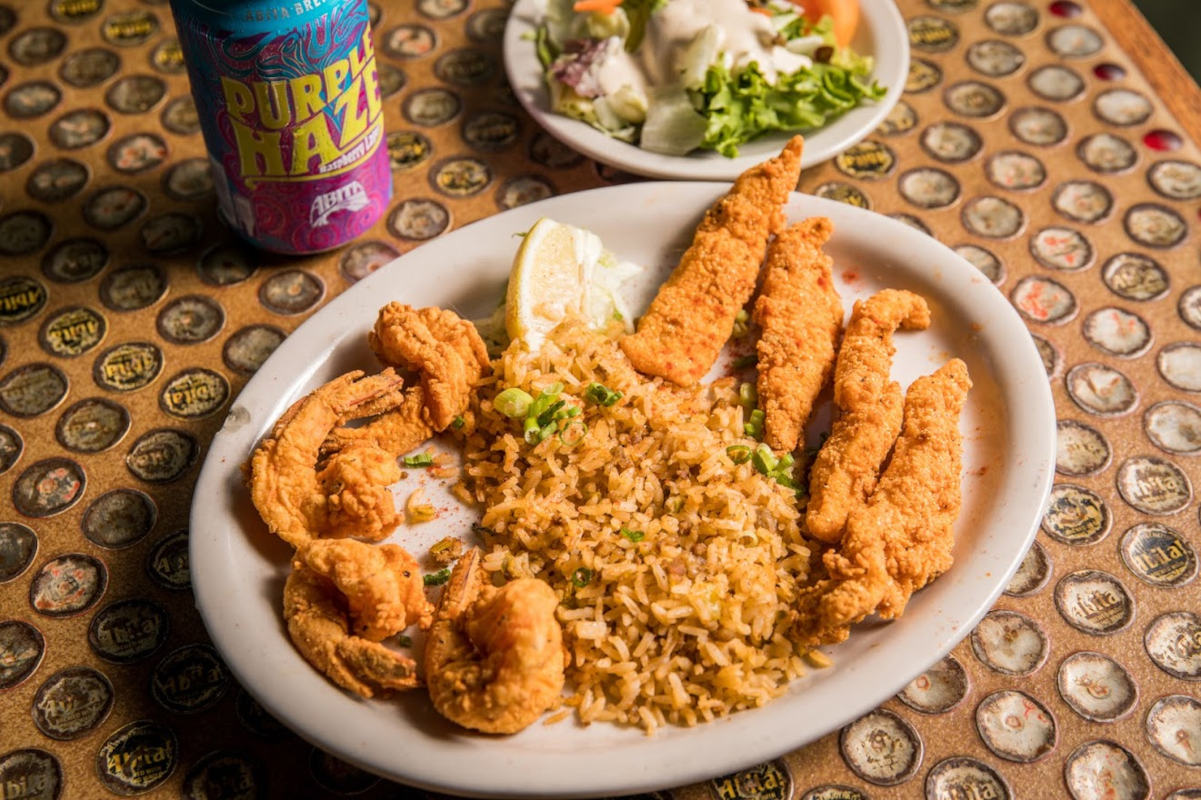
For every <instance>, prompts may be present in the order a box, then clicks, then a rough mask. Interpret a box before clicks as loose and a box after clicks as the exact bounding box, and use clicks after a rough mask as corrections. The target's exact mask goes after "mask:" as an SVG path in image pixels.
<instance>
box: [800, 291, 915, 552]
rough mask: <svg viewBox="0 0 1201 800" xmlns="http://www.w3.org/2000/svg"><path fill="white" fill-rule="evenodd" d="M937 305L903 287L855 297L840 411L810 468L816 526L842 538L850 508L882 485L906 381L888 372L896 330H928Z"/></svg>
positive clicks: (809, 516) (838, 367) (828, 538)
mask: <svg viewBox="0 0 1201 800" xmlns="http://www.w3.org/2000/svg"><path fill="white" fill-rule="evenodd" d="M929 325H930V308H929V307H928V306H927V305H926V301H925V300H924V299H922V297H921V296H920V295H916V294H914V293H913V292H906V291H901V290H897V289H885V290H883V291H881V292H877V293H876V294H875V295H873V296H871V297H870V298H868V299H867V301H865V302H856V303H855V309H854V311H853V312H852V313H851V321H850V322H849V323H848V324H847V327H846V331H845V332H844V333H843V337H842V345H841V346H840V347H839V349H838V361H837V362H836V364H835V366H834V407H835V408H836V409H837V411H838V417H837V419H835V421H834V426H833V428H832V429H831V431H830V438H829V439H827V440H826V443H825V444H824V445H822V448H821V450H820V451H818V454H817V458H816V459H815V460H814V462H813V468H812V470H811V471H810V473H809V497H810V500H809V506H808V509H807V511H806V514H805V522H806V525H807V527H808V529H809V534H810V535H811V536H814V537H815V538H817V539H820V540H821V541H823V542H828V543H830V544H835V543H837V542H838V540H839V538H840V537H841V536H842V531H843V527H844V526H845V525H846V520H847V515H848V514H850V513H851V511H853V510H854V509H855V508H856V507H858V506H861V505H863V503H864V501H865V500H867V498H868V495H870V494H871V492H872V489H873V488H875V485H876V479H877V477H878V475H879V472H880V465H881V464H883V463H884V459H885V457H886V456H887V455H888V451H889V450H890V449H892V443H893V442H894V441H895V440H896V438H897V433H898V432H899V431H900V429H901V387H900V386H898V385H897V384H896V383H895V382H893V381H890V380H889V379H888V372H889V369H890V367H891V365H892V356H893V353H895V352H896V348H894V347H893V345H892V333H893V331H894V330H896V329H897V328H898V327H899V328H902V329H904V330H923V329H925V328H927V327H929Z"/></svg>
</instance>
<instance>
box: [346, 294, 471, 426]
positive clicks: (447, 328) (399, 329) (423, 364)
mask: <svg viewBox="0 0 1201 800" xmlns="http://www.w3.org/2000/svg"><path fill="white" fill-rule="evenodd" d="M367 343H368V344H369V345H370V346H371V349H372V350H373V351H374V352H375V354H376V356H378V357H379V359H380V361H382V362H384V363H385V364H387V365H388V366H392V367H399V368H403V369H411V370H414V371H416V372H417V373H419V374H420V377H421V388H422V390H423V391H424V392H425V404H424V409H423V411H422V413H423V414H424V415H425V418H426V420H427V421H428V422H429V424H430V426H431V427H432V428H433V429H434V430H436V431H442V430H446V428H447V426H449V425H450V423H451V422H453V421H454V418H455V417H456V416H458V415H460V414H462V413H463V412H464V411H465V410H466V408H467V404H468V401H469V400H470V397H471V389H472V386H473V385H474V384H475V382H476V381H478V380H479V379H480V378H481V377H483V374H484V371H485V370H486V369H487V368H488V348H487V347H486V346H485V345H484V340H483V339H481V338H480V335H479V332H478V331H477V330H476V329H475V325H473V324H471V322H469V321H467V320H465V319H462V318H461V317H460V316H459V315H458V314H456V313H455V312H453V311H450V310H448V309H443V308H436V307H430V308H422V309H415V308H413V307H412V306H408V305H405V304H404V303H396V302H393V303H388V305H386V306H384V307H383V308H381V309H380V311H379V317H378V318H377V319H376V322H375V327H374V328H373V329H372V330H371V332H370V333H368V334H367Z"/></svg>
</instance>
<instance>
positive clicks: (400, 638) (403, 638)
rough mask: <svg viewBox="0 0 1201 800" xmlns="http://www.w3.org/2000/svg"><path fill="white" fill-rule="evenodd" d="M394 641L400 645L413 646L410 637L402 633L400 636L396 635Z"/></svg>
mask: <svg viewBox="0 0 1201 800" xmlns="http://www.w3.org/2000/svg"><path fill="white" fill-rule="evenodd" d="M396 643H397V644H398V645H400V646H401V647H412V646H413V640H412V639H411V638H409V637H408V636H405V635H404V634H403V633H402V634H401V635H400V636H397V637H396Z"/></svg>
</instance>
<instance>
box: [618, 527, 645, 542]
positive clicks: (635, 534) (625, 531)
mask: <svg viewBox="0 0 1201 800" xmlns="http://www.w3.org/2000/svg"><path fill="white" fill-rule="evenodd" d="M618 533H620V534H621V535H622V536H624V537H626V538H627V539H629V540H630V541H631V542H641V541H642V539H643V538H644V537H645V536H646V534H645V533H643V532H642V531H632V530H630V529H629V528H622V529H621V530H620V531H618Z"/></svg>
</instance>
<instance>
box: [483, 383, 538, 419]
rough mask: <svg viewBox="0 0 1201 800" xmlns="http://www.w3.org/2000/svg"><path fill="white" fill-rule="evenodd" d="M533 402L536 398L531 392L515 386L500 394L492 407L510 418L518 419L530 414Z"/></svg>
mask: <svg viewBox="0 0 1201 800" xmlns="http://www.w3.org/2000/svg"><path fill="white" fill-rule="evenodd" d="M533 403H534V398H532V397H530V393H529V392H527V391H525V390H524V389H518V388H516V387H513V388H510V389H505V390H504V391H503V392H501V393H500V394H498V395H497V396H496V399H495V400H493V401H492V407H493V408H495V409H496V410H497V411H499V412H500V413H502V414H504V415H505V416H506V417H508V418H510V419H517V418H518V417H524V416H525V415H526V414H528V413H529V410H530V406H531V405H532V404H533Z"/></svg>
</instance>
